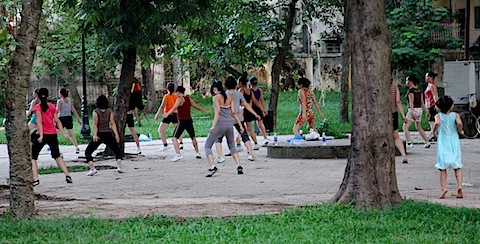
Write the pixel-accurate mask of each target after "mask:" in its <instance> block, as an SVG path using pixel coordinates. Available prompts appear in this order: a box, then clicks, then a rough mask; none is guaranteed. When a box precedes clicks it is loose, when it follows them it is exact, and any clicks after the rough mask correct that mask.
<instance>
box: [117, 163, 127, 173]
mask: <svg viewBox="0 0 480 244" xmlns="http://www.w3.org/2000/svg"><path fill="white" fill-rule="evenodd" d="M117 171H118V173H120V174H122V173H125V169H123V168H122V164H118V166H117Z"/></svg>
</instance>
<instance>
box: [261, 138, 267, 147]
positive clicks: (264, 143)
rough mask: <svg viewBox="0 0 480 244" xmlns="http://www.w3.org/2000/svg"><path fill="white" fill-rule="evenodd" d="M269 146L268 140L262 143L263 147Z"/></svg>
mask: <svg viewBox="0 0 480 244" xmlns="http://www.w3.org/2000/svg"><path fill="white" fill-rule="evenodd" d="M267 145H268V139H265V140H264V141H263V142H262V147H266V146H267Z"/></svg>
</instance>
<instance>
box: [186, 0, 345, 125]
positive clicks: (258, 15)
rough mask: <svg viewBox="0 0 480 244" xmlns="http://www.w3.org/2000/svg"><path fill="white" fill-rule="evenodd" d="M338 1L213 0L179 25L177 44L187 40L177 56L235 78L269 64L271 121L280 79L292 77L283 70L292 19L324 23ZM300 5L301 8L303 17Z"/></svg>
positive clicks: (274, 113)
mask: <svg viewBox="0 0 480 244" xmlns="http://www.w3.org/2000/svg"><path fill="white" fill-rule="evenodd" d="M340 3H341V1H338V0H322V1H313V0H309V1H297V0H281V1H277V2H275V3H272V2H271V1H253V0H244V1H215V3H214V6H213V8H212V9H214V10H213V11H211V12H209V13H207V14H206V16H202V17H203V18H202V19H197V20H196V21H194V22H191V23H189V24H188V25H186V26H183V27H184V30H185V32H184V33H182V34H183V36H184V38H183V39H182V41H183V40H187V42H183V45H180V46H179V52H178V53H179V55H182V57H184V58H187V57H189V58H192V57H198V56H200V57H201V59H204V60H206V61H207V62H208V64H209V66H210V67H213V69H215V68H217V69H218V68H220V69H223V70H225V71H227V72H229V73H231V74H233V75H236V76H240V75H246V71H247V70H248V69H250V68H252V67H255V66H261V65H262V64H264V63H265V62H266V61H268V60H272V62H273V66H272V74H271V75H272V87H271V96H270V102H269V107H268V110H269V111H271V112H272V113H273V115H274V116H273V117H274V122H275V118H276V108H277V101H278V93H279V92H280V85H281V81H280V77H281V76H284V77H290V76H292V74H291V73H289V72H288V71H287V69H286V67H287V65H286V60H288V59H289V58H292V57H293V54H292V52H291V51H292V48H291V45H292V43H293V41H294V39H295V38H296V36H295V33H294V32H293V28H294V27H295V25H296V23H295V22H296V21H295V20H296V19H297V18H302V19H303V20H305V21H308V20H311V19H312V18H314V17H315V18H321V19H322V20H327V19H329V18H330V17H331V16H332V15H333V13H334V12H335V11H337V10H338V9H337V8H338V7H339V6H340V5H341V4H340ZM299 6H300V8H302V9H304V10H305V11H304V12H303V14H301V12H299ZM329 21H330V20H329ZM202 63H203V62H202ZM214 75H218V76H220V75H223V73H222V72H217V74H214Z"/></svg>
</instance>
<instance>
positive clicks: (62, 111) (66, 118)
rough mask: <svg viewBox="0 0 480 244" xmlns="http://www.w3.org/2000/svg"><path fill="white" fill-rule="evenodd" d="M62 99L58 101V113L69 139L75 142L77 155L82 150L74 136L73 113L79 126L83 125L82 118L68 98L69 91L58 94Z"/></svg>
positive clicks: (61, 90)
mask: <svg viewBox="0 0 480 244" xmlns="http://www.w3.org/2000/svg"><path fill="white" fill-rule="evenodd" d="M58 93H59V96H60V99H58V100H57V111H58V118H59V119H60V121H62V125H63V128H65V129H67V133H68V138H69V139H70V140H71V141H72V142H73V145H75V153H76V154H78V153H80V148H78V142H77V139H76V138H75V135H73V132H72V129H73V119H72V113H73V114H74V115H75V117H76V118H77V122H78V124H79V125H81V124H82V121H81V120H80V117H79V116H78V113H77V110H76V109H75V106H74V105H73V102H72V101H71V100H70V99H69V98H68V90H67V89H65V88H62V89H60V91H59V92H58Z"/></svg>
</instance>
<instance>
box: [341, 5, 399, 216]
mask: <svg viewBox="0 0 480 244" xmlns="http://www.w3.org/2000/svg"><path fill="white" fill-rule="evenodd" d="M346 22H347V26H348V29H347V30H348V32H347V41H348V45H349V46H350V47H351V48H350V49H349V50H350V52H351V59H352V143H351V147H350V156H349V158H348V162H347V166H346V168H345V175H344V178H343V181H342V184H341V185H340V188H339V190H338V192H337V193H336V194H335V196H334V198H333V199H332V200H333V201H336V202H339V203H343V204H352V205H354V206H359V207H379V206H385V205H387V206H388V205H394V204H398V203H400V202H401V201H402V198H401V196H400V193H399V191H398V186H397V178H396V172H395V156H394V155H395V154H394V143H393V133H392V131H393V126H392V119H391V115H390V114H391V111H390V110H389V109H390V108H389V107H388V106H385V103H387V104H389V100H390V79H389V78H390V60H391V47H390V37H389V30H388V26H387V20H386V13H385V2H384V0H347V5H346ZM386 101H387V102H386Z"/></svg>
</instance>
